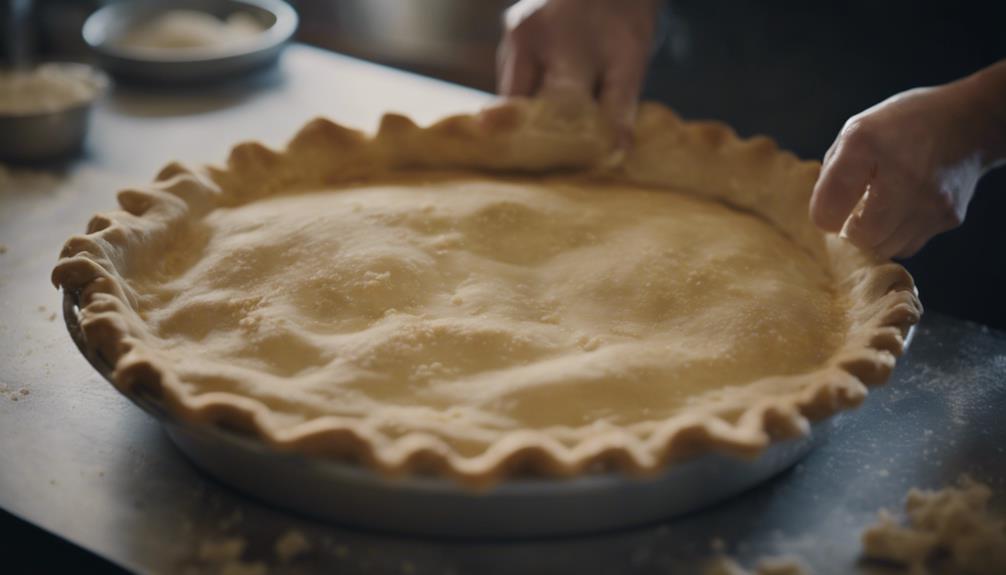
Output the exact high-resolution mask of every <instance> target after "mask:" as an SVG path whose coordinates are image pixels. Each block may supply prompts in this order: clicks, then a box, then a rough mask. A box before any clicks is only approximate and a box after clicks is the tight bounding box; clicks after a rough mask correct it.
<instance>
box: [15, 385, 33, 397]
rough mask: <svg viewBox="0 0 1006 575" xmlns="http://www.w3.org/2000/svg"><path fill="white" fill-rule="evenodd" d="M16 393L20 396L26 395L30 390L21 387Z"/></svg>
mask: <svg viewBox="0 0 1006 575" xmlns="http://www.w3.org/2000/svg"><path fill="white" fill-rule="evenodd" d="M17 392H18V393H20V394H21V395H28V394H29V393H31V390H30V389H28V388H27V387H22V388H21V389H19V390H17Z"/></svg>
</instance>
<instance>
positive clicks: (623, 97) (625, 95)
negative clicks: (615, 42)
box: [600, 67, 643, 149]
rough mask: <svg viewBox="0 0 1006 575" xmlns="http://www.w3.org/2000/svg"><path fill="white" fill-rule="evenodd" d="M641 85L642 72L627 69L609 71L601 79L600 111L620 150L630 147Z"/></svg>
mask: <svg viewBox="0 0 1006 575" xmlns="http://www.w3.org/2000/svg"><path fill="white" fill-rule="evenodd" d="M642 83H643V73H642V71H629V70H628V69H627V67H623V68H621V69H620V70H619V69H615V70H610V71H609V73H608V74H606V75H605V76H604V78H603V79H602V82H601V94H600V104H601V111H602V113H603V114H604V116H605V119H606V120H607V121H608V124H609V125H610V126H611V128H612V129H613V130H614V132H615V143H616V146H617V147H618V148H620V149H625V148H628V147H630V146H631V145H632V134H633V127H634V126H635V123H636V109H637V108H638V106H639V92H640V89H641V88H642Z"/></svg>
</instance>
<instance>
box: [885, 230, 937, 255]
mask: <svg viewBox="0 0 1006 575" xmlns="http://www.w3.org/2000/svg"><path fill="white" fill-rule="evenodd" d="M931 239H933V237H932V236H930V235H928V234H922V235H920V236H918V237H915V238H913V239H912V241H910V242H909V243H908V244H906V245H905V247H903V248H901V250H900V251H898V253H896V254H894V257H895V258H897V259H899V260H904V259H908V258H910V257H912V256H914V255H915V254H917V253H919V252H920V251H922V248H924V247H925V246H926V244H927V243H929V240H931Z"/></svg>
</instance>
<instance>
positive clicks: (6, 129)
mask: <svg viewBox="0 0 1006 575" xmlns="http://www.w3.org/2000/svg"><path fill="white" fill-rule="evenodd" d="M47 65H49V66H58V67H59V68H62V69H66V70H68V71H69V72H71V73H73V74H74V75H75V76H78V77H85V78H87V81H89V82H90V83H92V84H93V87H94V93H93V95H92V97H91V98H89V99H87V100H83V101H79V102H76V103H74V104H71V105H69V106H66V107H63V108H59V109H54V110H43V111H38V112H11V113H0V160H3V161H7V162H15V163H31V162H42V161H47V160H54V159H60V158H66V157H69V156H72V155H74V154H76V153H77V152H79V151H80V149H81V148H82V146H83V144H84V140H85V138H86V136H87V128H88V124H89V123H90V120H89V118H90V115H91V108H92V106H93V104H94V102H95V100H97V99H98V98H99V97H100V96H101V94H102V93H103V92H104V88H105V85H106V84H107V80H106V79H105V76H104V74H102V73H101V72H99V71H97V70H95V69H94V68H92V67H90V66H87V65H85V64H72V63H58V64H56V63H51V64H47Z"/></svg>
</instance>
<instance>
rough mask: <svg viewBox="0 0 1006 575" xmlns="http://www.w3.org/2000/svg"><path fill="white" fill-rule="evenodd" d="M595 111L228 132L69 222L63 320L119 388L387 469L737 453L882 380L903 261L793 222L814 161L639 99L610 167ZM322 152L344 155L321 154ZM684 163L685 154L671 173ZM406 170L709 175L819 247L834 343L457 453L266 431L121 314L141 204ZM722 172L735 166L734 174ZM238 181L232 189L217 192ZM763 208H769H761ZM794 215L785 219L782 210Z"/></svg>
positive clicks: (681, 182)
mask: <svg viewBox="0 0 1006 575" xmlns="http://www.w3.org/2000/svg"><path fill="white" fill-rule="evenodd" d="M584 118H586V119H584ZM600 125H601V124H600V121H599V119H598V118H597V116H596V112H595V111H592V110H588V111H586V112H585V113H584V114H582V115H581V116H579V117H576V116H571V117H569V118H563V117H561V116H559V115H557V114H556V111H555V109H554V108H552V107H550V106H549V105H548V104H546V103H543V102H541V101H519V100H515V101H510V102H508V103H505V104H503V105H500V106H497V107H495V108H491V109H489V110H486V111H483V112H482V113H481V114H478V115H461V116H453V117H450V118H446V119H444V120H441V121H440V122H437V123H436V124H433V125H431V126H429V127H426V128H420V127H418V126H416V125H415V124H413V123H412V122H411V121H410V120H408V119H407V118H405V117H403V116H398V115H394V114H389V115H386V116H385V117H384V118H383V119H382V122H381V128H380V130H379V131H378V133H377V134H376V135H375V136H373V137H369V138H368V137H367V136H365V135H364V134H362V133H360V132H357V131H354V130H350V129H347V128H344V127H341V126H339V125H337V124H334V123H332V122H330V121H328V120H322V119H319V120H315V121H312V122H310V123H309V124H307V125H306V126H305V127H304V128H302V129H301V130H300V131H299V132H298V134H297V135H296V136H295V137H294V138H293V139H292V140H291V141H290V143H289V145H288V146H287V148H286V149H285V150H283V151H281V152H276V151H273V150H270V149H268V148H266V147H264V146H262V145H261V144H258V143H245V144H240V145H238V146H236V147H235V148H234V149H233V150H232V152H231V154H230V157H229V159H228V161H227V164H226V166H225V167H222V168H219V167H209V168H204V169H199V170H191V169H188V168H185V167H183V166H181V165H179V164H175V163H172V164H169V165H168V166H166V167H165V168H164V169H163V170H162V171H161V172H160V173H159V174H158V176H157V178H156V181H155V183H154V184H153V185H152V186H149V187H146V188H139V189H128V190H124V191H122V192H120V193H119V196H118V199H119V203H120V207H121V210H120V211H116V212H111V213H107V214H99V215H97V216H95V217H94V218H93V219H92V220H91V222H90V223H89V225H88V228H87V234H86V235H82V236H74V237H73V238H71V239H70V240H68V241H67V242H66V244H65V246H64V248H63V251H62V253H61V256H60V257H61V259H60V261H59V263H58V264H57V266H56V268H55V269H54V271H53V282H54V283H55V284H56V285H57V286H58V287H61V288H62V289H64V290H65V291H75V292H78V293H79V297H80V301H81V304H82V307H81V321H80V327H81V331H82V333H83V334H84V336H85V339H86V343H87V345H88V346H89V348H90V349H91V351H94V352H97V353H98V354H99V355H100V356H101V357H103V358H104V359H105V360H106V361H107V362H108V363H109V365H111V366H113V368H114V372H113V381H112V382H113V384H114V385H115V387H116V388H117V389H118V390H119V391H120V392H122V393H124V394H125V395H127V396H135V395H138V394H142V395H145V396H147V397H152V398H155V400H156V401H157V402H158V403H160V404H162V405H163V406H164V407H165V410H166V412H167V413H169V414H170V415H171V417H173V418H175V419H177V420H179V421H180V422H183V423H193V424H197V425H198V424H217V425H223V426H224V427H227V428H230V429H237V430H240V431H242V432H244V433H247V434H250V435H252V436H255V437H257V438H258V439H260V440H261V441H263V442H264V443H266V444H267V445H270V446H272V447H274V448H277V449H280V450H290V451H295V452H301V453H305V454H309V455H317V456H322V457H329V458H334V459H337V460H343V461H353V462H359V463H361V464H363V465H365V466H367V467H370V468H372V469H375V470H377V471H380V472H381V473H383V474H387V475H396V474H409V473H432V474H437V475H447V476H451V477H453V478H455V479H457V480H459V481H461V482H464V483H469V484H473V485H487V484H490V483H492V482H494V481H498V480H500V479H502V478H505V477H507V476H511V475H514V474H517V473H525V472H528V471H531V472H533V473H535V474H542V475H546V476H554V477H564V476H573V475H577V474H581V473H585V472H588V471H592V470H597V469H614V470H619V471H626V472H630V473H636V474H643V473H652V472H655V471H658V470H660V469H661V468H663V467H665V466H666V465H667V464H668V463H672V462H675V461H680V460H683V459H686V458H689V457H692V456H696V455H699V454H702V453H705V452H709V451H716V452H725V453H731V454H735V455H740V456H747V457H753V456H756V455H758V454H759V453H760V452H761V451H762V450H764V449H765V448H766V447H767V446H768V445H769V444H770V443H771V442H772V441H775V440H780V439H785V438H790V437H797V436H801V435H804V434H806V433H807V432H808V429H809V422H810V421H817V420H820V419H822V418H825V417H827V416H830V415H832V414H834V413H836V412H838V411H841V410H844V409H848V408H851V407H854V406H856V405H858V404H859V403H860V402H862V400H863V399H864V398H865V396H866V394H867V390H866V386H868V385H876V384H879V383H883V382H884V381H885V380H886V379H887V378H888V376H889V374H890V372H891V370H892V369H893V367H894V362H895V357H896V356H898V355H900V353H901V352H902V350H903V347H904V337H905V335H906V334H907V331H908V329H909V328H910V326H911V325H913V324H914V323H916V322H917V321H918V319H919V317H920V315H921V311H922V310H921V305H920V303H919V300H918V297H917V294H916V291H915V287H914V284H913V282H912V279H911V276H910V275H909V274H908V273H907V271H905V270H904V268H902V267H901V266H899V265H897V264H894V263H891V262H881V261H877V260H875V259H873V258H872V257H871V256H869V255H867V254H864V253H862V252H861V251H859V250H858V249H857V248H855V247H853V246H852V245H851V244H849V243H847V242H846V241H844V240H842V239H839V238H837V237H835V236H833V235H830V234H828V235H826V234H821V233H820V232H818V231H817V230H815V229H814V228H813V226H812V225H811V224H810V223H809V221H804V220H806V219H807V217H806V213H807V212H806V206H807V202H809V193H810V189H811V188H812V187H813V183H814V181H815V180H816V177H817V173H818V170H819V165H818V163H817V162H801V161H799V160H797V159H796V158H795V157H793V156H792V154H789V153H788V152H781V151H779V150H778V149H777V148H776V146H775V144H774V143H773V142H772V141H771V140H769V139H767V138H764V137H756V138H751V139H747V140H742V139H740V138H738V137H737V136H736V134H734V133H733V131H732V130H730V128H728V127H727V126H725V125H723V124H720V123H715V122H683V121H682V120H680V119H679V118H678V117H677V116H675V115H674V114H673V113H672V112H671V111H670V110H668V109H667V108H665V107H663V106H660V105H658V104H644V105H643V106H642V108H641V109H640V114H639V118H638V120H637V126H636V140H637V142H636V147H635V148H634V150H633V151H632V152H630V154H629V156H628V157H626V158H624V159H622V161H621V162H620V163H618V164H617V165H614V166H607V167H602V168H601V169H598V168H597V166H604V164H605V161H606V160H607V158H608V150H609V145H608V139H607V138H606V137H605V135H604V132H603V129H601V128H600V127H599V126H600ZM585 134H586V136H585ZM653 154H659V155H660V157H661V158H668V159H667V160H666V162H665V164H664V165H663V166H662V167H661V169H652V166H654V165H655V162H653V161H652V160H653ZM332 158H339V159H343V160H344V162H343V163H342V164H338V165H335V166H328V165H327V164H326V162H327V161H329V160H331V159H332ZM319 160H320V161H319ZM689 162H692V163H693V164H694V165H698V166H699V169H698V170H692V171H689V169H688V168H687V166H688V165H689ZM709 162H713V163H714V164H715V165H716V166H717V167H718V168H719V171H720V175H719V176H718V177H719V179H717V176H713V177H712V178H711V180H712V181H710V175H709V170H707V169H703V167H702V166H704V165H706V164H707V163H709ZM668 166H669V167H670V169H669V171H668V169H667V168H668ZM682 166H684V167H682ZM291 167H293V168H295V169H292V170H291V169H290V168H291ZM424 168H462V169H472V170H481V171H490V172H492V171H503V172H531V173H536V172H549V171H554V170H557V169H564V170H570V169H572V170H579V171H583V172H584V174H585V177H596V178H600V179H609V178H614V179H617V180H619V181H625V182H629V183H635V184H644V185H658V186H660V185H663V186H668V185H674V186H675V187H680V188H688V189H700V188H703V187H706V188H707V189H715V190H716V192H714V193H709V194H707V195H709V196H710V197H713V198H715V199H720V200H724V201H726V202H727V203H730V204H732V205H734V206H737V207H740V208H743V209H750V210H752V211H756V212H759V213H760V215H762V216H763V217H765V218H766V219H768V220H770V221H773V222H774V223H776V224H777V225H778V226H779V227H781V228H783V229H784V231H785V232H786V233H787V234H788V235H789V236H790V237H791V238H792V239H794V241H796V242H797V243H798V244H800V245H803V246H804V247H805V248H808V249H809V250H811V251H812V252H815V254H816V255H817V256H819V257H827V258H828V263H829V265H830V271H831V273H832V275H833V276H837V277H840V278H843V279H842V281H841V282H840V283H841V288H842V289H844V290H845V291H846V293H848V302H849V317H848V320H849V326H850V327H849V330H848V332H847V334H846V337H845V341H844V343H843V344H842V346H841V347H840V348H839V350H838V351H836V353H835V354H834V355H833V356H832V358H831V359H830V360H829V361H828V362H827V363H826V364H825V365H824V367H822V369H819V370H817V371H814V372H810V373H806V374H800V375H797V376H789V377H790V378H799V379H801V380H803V381H801V389H800V390H799V391H798V392H795V393H789V394H787V395H784V396H771V395H765V396H764V397H761V398H759V399H757V400H755V401H753V402H750V403H748V404H747V405H746V407H745V408H744V409H743V410H742V411H741V412H739V414H738V416H737V417H736V423H731V422H729V421H726V420H724V419H722V418H721V417H719V416H716V415H714V414H711V413H703V412H700V411H695V412H687V413H683V414H679V415H677V416H673V417H671V418H669V419H667V420H665V421H663V422H660V423H654V424H653V425H650V426H637V427H638V428H637V429H630V428H617V427H612V426H600V427H598V426H584V427H582V428H577V430H578V431H583V433H582V435H581V436H580V437H582V439H580V440H579V441H578V442H577V443H576V444H575V445H573V446H567V445H564V444H563V443H562V442H560V441H558V440H557V439H556V438H555V437H554V436H553V435H550V434H549V430H538V431H535V430H519V431H513V432H509V433H507V434H506V435H504V436H503V437H501V438H500V439H499V440H497V441H495V442H494V443H493V444H491V445H490V446H489V447H488V448H487V449H486V450H485V451H484V452H482V453H480V454H478V455H476V456H467V457H466V456H462V455H461V454H459V453H457V452H454V451H453V450H452V449H451V448H450V446H449V445H448V444H447V443H446V442H444V441H443V440H441V439H439V438H437V437H436V436H434V435H432V434H430V433H425V432H413V433H410V434H407V435H405V436H403V437H401V438H398V439H397V440H389V439H388V438H386V437H383V436H381V435H380V434H379V433H377V432H375V430H373V429H370V428H369V427H367V426H366V425H363V424H362V423H361V422H360V421H359V420H354V419H351V418H339V417H334V416H327V417H323V418H318V419H314V420H311V421H308V422H305V423H303V424H300V425H297V426H295V427H293V428H288V429H275V428H272V427H270V426H269V424H268V420H269V418H268V417H267V414H268V412H269V409H268V407H267V406H265V405H264V404H262V403H260V402H258V401H257V400H254V399H251V398H248V397H241V396H238V395H235V394H230V393H223V392H215V393H206V394H202V395H200V396H197V397H193V396H191V395H188V394H186V393H185V392H184V390H183V386H182V382H181V381H179V378H178V375H177V374H176V373H175V372H174V370H173V369H172V368H171V367H170V366H169V365H165V364H164V362H162V361H160V360H159V358H157V357H156V354H154V353H152V352H151V350H150V348H149V346H148V345H147V343H146V342H144V341H143V329H144V325H143V324H142V323H141V322H140V321H139V319H138V318H137V317H136V316H135V313H133V312H132V311H131V308H132V307H133V305H135V301H133V298H132V296H131V295H130V293H129V289H128V287H127V286H126V285H125V281H124V280H123V279H122V276H121V274H120V270H119V267H123V266H124V265H126V264H125V262H123V258H124V257H125V256H126V255H127V253H128V252H129V251H130V250H135V249H138V247H137V246H131V245H129V243H128V242H129V241H130V240H129V233H128V231H129V230H130V229H137V228H140V229H147V230H149V229H156V228H157V226H158V225H159V220H158V217H159V216H163V217H170V216H171V214H174V215H177V213H176V212H178V211H179V210H181V211H183V212H184V211H186V210H188V211H189V212H192V214H193V215H194V216H195V217H199V216H200V215H201V214H202V213H205V211H206V210H208V209H210V207H211V206H208V205H206V201H205V200H206V198H205V194H204V193H203V192H204V191H205V190H207V189H210V190H215V191H216V192H217V193H218V194H223V195H221V196H218V197H217V199H218V200H221V201H253V200H254V199H255V198H257V197H262V196H264V195H268V194H269V193H271V192H272V191H273V190H274V189H276V188H282V187H284V186H289V185H295V184H297V183H298V182H299V181H302V180H304V179H305V178H307V179H310V181H315V182H318V183H328V184H334V183H341V182H349V181H353V180H356V179H359V178H361V177H368V176H369V177H373V176H377V175H380V174H382V173H388V172H394V171H398V170H403V169H424ZM679 168H680V169H679ZM311 170H313V172H312V171H311ZM290 172H293V173H290ZM668 174H669V175H668ZM738 175H739V176H743V177H744V180H745V181H744V183H743V184H741V185H739V186H738V185H736V181H737V180H738ZM668 179H671V180H673V181H672V182H668V181H667V180H668ZM249 182H255V184H254V185H248V184H249ZM752 182H756V183H757V182H765V184H766V185H764V186H759V185H755V184H752ZM773 186H775V187H773ZM763 188H764V189H765V190H767V191H765V192H764V193H765V194H768V193H772V194H773V195H772V196H768V195H762V196H761V197H757V196H758V195H759V192H757V191H756V192H754V193H751V192H750V191H749V190H751V189H763ZM239 189H240V190H241V194H240V196H238V197H233V196H234V193H233V191H234V190H239ZM228 194H230V196H228ZM752 196H754V197H752ZM779 198H781V199H779ZM765 205H768V206H769V208H777V211H771V210H769V209H768V208H765V209H766V210H767V211H764V212H762V211H761V209H762V208H763V207H764V206H765ZM794 213H799V214H800V216H801V217H800V218H798V219H797V220H796V221H795V222H794V218H793V214H794ZM165 214H168V216H165ZM773 379H776V378H768V379H767V380H761V381H758V382H753V383H752V384H749V385H748V386H742V387H741V388H740V390H745V391H746V392H747V393H749V394H752V393H755V392H756V391H757V390H758V389H759V386H761V388H770V387H771V385H772V383H773V382H772V381H771V380H773ZM740 390H738V393H740Z"/></svg>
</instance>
